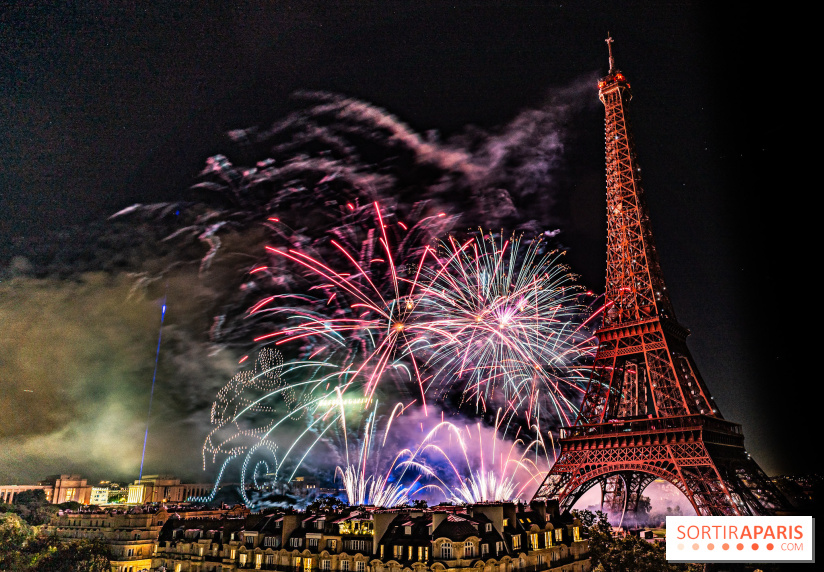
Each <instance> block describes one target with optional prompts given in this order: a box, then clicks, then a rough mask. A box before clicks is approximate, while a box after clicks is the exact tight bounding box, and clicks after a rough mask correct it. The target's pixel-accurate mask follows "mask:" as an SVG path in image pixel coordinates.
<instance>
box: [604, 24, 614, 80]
mask: <svg viewBox="0 0 824 572" xmlns="http://www.w3.org/2000/svg"><path fill="white" fill-rule="evenodd" d="M604 41H605V42H606V43H607V48H608V49H609V73H613V72H614V71H615V58H614V57H612V42H614V41H615V40H613V39H612V36H611V35H610V33H609V32H607V39H606V40H604Z"/></svg>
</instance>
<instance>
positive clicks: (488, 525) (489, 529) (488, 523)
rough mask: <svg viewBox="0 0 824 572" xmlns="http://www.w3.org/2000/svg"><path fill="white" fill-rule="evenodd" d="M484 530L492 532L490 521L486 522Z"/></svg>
mask: <svg viewBox="0 0 824 572" xmlns="http://www.w3.org/2000/svg"><path fill="white" fill-rule="evenodd" d="M486 531H487V532H492V523H491V522H487V523H486Z"/></svg>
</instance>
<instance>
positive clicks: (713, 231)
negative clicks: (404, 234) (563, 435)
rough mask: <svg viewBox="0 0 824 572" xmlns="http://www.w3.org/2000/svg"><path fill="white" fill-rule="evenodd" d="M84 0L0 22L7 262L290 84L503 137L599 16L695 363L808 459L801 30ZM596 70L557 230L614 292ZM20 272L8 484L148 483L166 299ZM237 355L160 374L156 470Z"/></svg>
mask: <svg viewBox="0 0 824 572" xmlns="http://www.w3.org/2000/svg"><path fill="white" fill-rule="evenodd" d="M76 4H77V5H76V6H74V7H71V8H54V7H41V6H39V5H38V3H29V5H26V4H22V3H21V4H18V5H16V6H15V7H12V8H10V9H9V8H7V9H4V13H3V14H2V20H0V46H1V47H2V49H0V85H2V88H0V110H2V112H0V263H2V264H3V265H4V266H6V267H8V268H11V267H13V266H14V265H15V264H18V265H19V264H20V261H21V258H20V257H21V256H23V257H24V256H27V249H28V248H29V247H30V245H31V244H32V243H33V242H37V243H42V242H43V241H45V242H51V243H53V244H56V245H59V243H60V241H61V240H63V239H64V238H61V237H65V236H70V235H69V234H66V233H68V232H69V229H70V227H72V226H73V225H81V226H82V225H90V224H97V223H99V221H102V220H104V219H105V218H106V217H108V216H109V215H111V214H112V213H114V212H116V211H118V210H120V209H122V208H124V207H127V206H129V205H131V204H133V203H137V202H140V203H150V202H159V201H175V200H178V199H180V198H182V197H184V196H186V190H187V188H188V187H189V186H190V185H191V184H192V183H193V182H194V180H195V177H196V175H197V174H198V173H199V172H200V171H201V170H202V168H203V165H204V163H205V160H206V158H208V157H210V156H212V155H214V154H216V153H226V152H227V150H228V149H231V144H230V142H229V139H228V138H227V136H226V133H227V132H228V131H230V130H232V129H238V128H245V127H249V126H253V125H262V126H266V125H269V124H270V123H272V121H274V120H276V119H278V118H281V117H283V116H284V115H285V114H287V113H288V112H290V111H291V110H293V109H294V108H295V105H296V104H295V101H294V99H293V98H292V97H291V95H292V94H293V93H295V92H296V91H298V90H322V91H325V92H333V93H338V94H341V95H345V96H351V97H356V98H359V99H361V100H363V101H366V102H369V103H371V104H374V105H376V106H378V107H380V108H383V109H386V110H387V111H389V112H390V113H391V114H393V115H395V116H396V117H398V118H399V119H400V120H401V121H403V122H405V123H406V124H408V125H409V126H411V128H412V129H414V130H415V131H417V132H418V133H426V132H428V131H429V130H437V131H438V132H439V133H440V136H441V138H444V139H445V138H447V137H449V136H452V135H456V134H460V133H462V132H464V131H465V130H466V129H467V128H468V127H467V126H477V127H478V128H481V129H484V130H495V129H496V128H497V127H498V126H501V125H504V124H507V123H508V122H510V121H511V120H512V119H513V118H515V117H516V115H517V114H518V113H519V112H520V111H521V110H524V109H531V108H539V107H541V106H542V105H543V104H544V103H545V102H546V101H547V98H548V94H550V93H552V92H553V90H563V89H564V88H567V87H568V86H571V85H577V84H578V83H580V82H581V81H585V80H586V81H589V80H591V79H594V78H597V77H598V76H599V75H604V74H605V73H606V69H607V52H606V46H605V44H604V41H603V40H604V38H605V37H606V35H607V32H608V31H609V33H611V35H612V37H613V38H615V44H614V46H615V55H616V60H617V65H618V67H619V68H620V69H621V70H622V71H623V72H624V73H625V74H626V76H627V77H628V79H629V81H630V83H631V84H632V86H633V95H634V99H633V102H632V106H631V110H630V113H631V116H630V117H631V121H632V124H633V128H634V133H635V140H636V144H637V150H638V155H639V162H640V165H641V166H642V168H643V183H644V188H645V190H646V194H647V198H648V202H649V206H650V211H651V217H652V223H653V231H654V234H655V238H656V241H657V247H658V251H659V253H660V256H661V260H662V267H663V271H664V277H665V280H666V282H667V285H668V289H669V290H670V293H671V296H672V301H673V303H674V305H675V311H676V314H677V316H678V319H679V321H680V322H681V323H682V324H683V325H684V326H686V327H688V328H689V329H690V330H691V331H692V336H691V337H690V338H689V344H690V348H691V350H692V353H693V357H694V358H695V360H696V361H697V363H698V366H699V369H700V371H701V373H702V375H703V377H704V379H705V381H706V382H707V385H708V387H709V389H710V392H711V393H712V394H713V395H714V397H715V399H716V402H717V403H718V405H719V407H720V410H721V412H722V413H723V414H724V416H725V417H726V418H727V419H730V420H732V421H735V422H739V423H742V424H743V426H744V434H745V437H746V445H747V448H748V450H749V451H750V452H751V453H752V455H753V456H754V457H755V458H756V460H757V461H759V463H760V464H761V466H762V468H764V469H765V471H766V472H767V473H768V474H770V475H774V474H781V473H801V472H807V471H810V470H812V467H813V466H814V465H813V461H812V459H810V455H809V454H808V453H807V452H806V451H808V446H809V443H810V442H811V441H813V440H816V439H817V438H818V437H819V436H820V430H819V429H818V425H817V424H816V419H815V414H814V407H815V406H816V405H817V402H818V399H816V398H815V397H812V395H811V389H812V387H813V383H815V382H816V381H817V377H819V376H818V374H815V372H814V370H813V367H809V366H807V364H808V363H809V364H810V365H812V364H813V359H814V353H815V352H817V351H818V350H817V343H816V342H815V338H813V337H812V336H811V326H810V325H809V324H810V322H812V321H815V319H816V312H815V308H816V306H817V304H816V302H815V298H816V296H815V292H816V291H817V289H816V288H815V286H814V284H813V283H811V282H810V280H809V272H810V270H809V266H810V265H811V264H812V263H813V258H812V256H811V250H812V247H811V246H810V244H811V243H809V242H807V241H806V240H802V238H801V231H802V229H803V228H804V227H805V226H806V225H805V223H804V217H803V216H802V215H801V213H800V212H799V211H806V212H810V211H811V210H812V208H813V205H812V204H811V203H810V204H808V203H807V201H806V200H805V199H804V197H805V196H808V195H809V191H808V190H807V189H808V188H811V187H810V183H808V182H806V181H805V180H804V179H805V177H804V175H803V173H804V171H805V169H806V168H807V167H806V165H799V164H798V162H801V158H800V157H796V158H794V159H792V160H790V153H791V150H792V149H793V148H794V147H796V146H800V145H803V143H802V142H801V140H800V139H799V137H797V135H798V134H799V133H800V127H799V126H798V124H799V122H801V120H802V118H801V117H799V116H800V113H801V108H802V107H803V106H805V105H813V103H814V102H813V101H812V99H811V98H813V97H814V95H813V94H812V93H807V95H806V96H803V97H802V96H801V95H800V93H799V88H800V82H801V79H800V78H799V76H797V75H795V74H792V73H790V72H788V71H786V69H785V68H783V66H782V62H784V61H785V60H786V59H787V58H789V57H790V56H794V54H795V52H794V50H795V47H794V45H793V39H792V37H791V34H790V32H780V33H779V34H778V35H777V34H776V30H779V29H784V28H783V27H782V26H781V25H780V24H781V17H779V16H776V15H775V14H758V13H751V12H746V13H745V12H739V11H729V12H723V13H719V12H718V11H717V10H715V9H711V8H710V7H709V6H707V5H704V4H701V3H694V2H673V3H660V2H649V3H647V2H632V3H629V6H618V4H620V3H616V2H587V3H584V5H578V4H575V5H573V4H570V5H567V4H566V3H563V4H557V3H545V2H520V1H515V2H508V3H500V4H501V5H499V4H497V3H491V2H454V3H448V4H444V3H438V2H434V3H429V2H427V3H423V2H416V3H405V4H400V3H391V2H370V3H343V2H327V3H320V4H315V5H313V4H308V3H305V2H285V1H283V2H277V3H275V2H272V3H255V2H232V3H224V2H215V3H208V2H206V3H203V2H199V3H193V4H192V5H183V4H182V3H170V4H169V5H168V7H167V8H165V9H155V10H148V11H146V10H143V9H135V8H134V7H132V6H130V3H119V2H107V3H104V4H102V5H96V4H94V3H84V2H81V3H76ZM210 4H211V5H210ZM502 5H504V6H502ZM589 85H590V87H591V89H589V91H584V92H583V93H582V95H581V97H582V98H584V99H582V103H581V106H580V110H579V111H578V112H577V113H575V114H574V115H573V116H572V117H571V119H570V122H569V124H568V125H567V126H566V127H565V133H564V153H563V162H564V168H563V169H562V175H561V176H559V177H558V178H557V179H556V180H555V181H553V185H555V186H554V187H553V189H552V191H551V192H552V193H553V197H554V201H555V206H554V208H555V210H554V215H553V220H552V223H553V227H554V228H559V229H561V231H562V232H561V235H560V238H561V241H562V243H563V244H564V246H565V247H567V248H568V249H569V259H570V262H571V264H572V266H573V268H574V270H575V271H577V272H578V273H579V274H581V276H582V280H583V281H584V283H586V284H587V285H588V286H589V287H590V288H592V289H594V290H596V291H603V288H604V286H603V284H604V260H605V252H604V251H605V212H604V211H605V209H604V172H603V107H602V106H601V104H600V103H599V102H598V100H597V88H596V86H595V84H594V82H592V83H591V84H589ZM794 162H795V163H794ZM61 233H62V234H61ZM58 249H59V246H58ZM15 256H17V257H18V258H15ZM11 275H12V273H11V270H9V271H7V273H6V278H5V279H4V281H3V283H0V304H2V308H0V309H2V312H3V313H2V314H0V316H2V319H3V321H7V324H6V325H0V328H2V329H0V340H2V342H0V343H2V354H0V389H2V396H3V397H2V403H0V418H2V420H3V421H2V422H0V450H2V453H0V481H2V482H20V481H26V480H34V479H38V478H41V477H43V476H45V475H46V474H50V473H57V472H65V471H67V470H74V471H77V472H82V473H84V474H86V475H90V476H95V477H101V478H102V477H107V476H112V477H114V478H123V479H127V478H129V479H131V478H137V474H136V473H137V468H138V467H137V464H138V463H139V452H140V447H141V446H142V438H143V434H142V424H143V423H145V411H146V406H147V403H146V400H147V395H148V390H149V387H150V383H151V377H150V375H151V371H152V366H153V361H154V348H155V344H156V343H157V326H158V325H159V312H158V311H157V298H159V297H160V296H162V293H160V294H158V293H157V292H155V300H143V301H142V302H137V301H132V302H128V303H127V302H123V301H124V300H133V298H129V295H128V293H129V290H130V285H129V279H128V278H127V277H121V278H115V279H111V280H113V282H112V281H110V282H107V283H106V287H105V292H106V294H105V296H102V297H99V298H98V297H96V296H97V294H95V291H96V290H95V288H96V284H95V283H94V282H93V281H89V280H86V281H81V282H78V281H76V280H70V279H66V278H61V277H59V276H58V277H49V278H43V277H39V278H38V279H37V280H35V279H29V280H26V281H17V282H13V281H10V276H11ZM100 280H103V279H102V278H101V279H100ZM23 288H25V289H26V291H25V292H23V291H22V290H21V289H23ZM175 311H176V307H175V306H170V318H172V317H173V314H174V312H175ZM187 311H189V312H193V311H194V310H193V309H192V308H187ZM88 323H93V324H94V325H95V327H94V328H92V329H91V330H88V329H84V327H83V325H82V324H88ZM181 329H182V328H181ZM81 330H83V331H81ZM164 335H165V334H164ZM171 335H175V333H174V331H173V332H172V334H171ZM177 335H179V336H184V335H185V333H183V332H181V330H178V331H177ZM103 337H105V339H106V341H107V343H108V345H107V346H106V347H107V348H109V349H108V350H106V351H107V352H108V351H112V352H116V353H117V355H123V356H127V357H125V358H124V360H125V361H123V362H122V363H120V365H123V370H120V369H118V364H111V363H109V362H107V361H106V360H105V359H103V358H102V357H101V356H99V355H97V353H96V351H95V346H96V345H97V344H98V343H99V342H100V340H101V339H102V338H103ZM22 339H25V343H24V342H21V340H22ZM100 351H103V350H100ZM98 353H99V352H98ZM191 357H192V361H198V360H200V358H201V357H203V356H202V355H200V354H197V353H194V354H192V356H191ZM235 358H236V356H235V355H222V356H218V358H216V359H217V362H219V363H218V366H217V369H216V370H214V371H211V372H205V371H192V370H194V369H197V368H196V366H194V365H192V364H188V365H185V366H184V365H180V366H179V369H178V370H177V371H178V374H179V375H181V376H184V375H188V376H190V377H192V378H195V377H198V376H204V378H205V377H210V376H211V377H210V379H212V382H211V383H212V385H208V386H207V388H206V389H204V391H203V395H197V391H192V390H191V388H189V389H187V390H186V391H188V392H190V393H192V394H191V395H188V394H187V395H183V394H180V393H177V394H175V396H174V398H169V397H168V396H166V397H164V394H163V391H162V389H163V388H164V387H168V386H171V385H174V382H173V381H170V380H166V381H165V382H163V381H161V382H160V386H159V389H160V390H161V391H159V393H158V394H156V396H155V397H156V399H157V400H158V401H157V403H159V404H160V405H157V403H156V406H157V407H159V408H160V409H159V410H158V411H159V413H158V415H162V417H163V419H164V420H163V421H158V429H157V431H158V432H159V433H160V435H159V436H155V435H154V434H150V452H149V453H148V454H147V459H148V460H149V466H148V468H149V471H152V472H157V471H162V472H174V473H177V474H180V475H184V476H188V475H192V476H195V477H196V476H197V475H198V472H199V468H200V467H199V443H200V442H201V441H202V438H203V433H202V425H201V423H202V422H203V420H202V416H204V415H205V416H207V417H208V406H209V403H210V401H211V398H212V396H213V395H214V387H215V385H214V384H215V383H218V381H216V380H220V379H222V380H224V381H225V380H227V379H228V377H230V376H231V375H232V373H233V367H234V366H233V365H232V364H234V363H236V359H235ZM181 359H182V358H181ZM202 363H212V364H214V363H215V362H202ZM124 364H125V365H124ZM168 367H169V368H170V369H169V370H168V371H176V370H175V369H174V365H173V364H172V365H169V366H168ZM203 367H204V368H205V367H206V366H203ZM126 370H128V372H127V373H123V372H124V371H126ZM810 370H813V371H810ZM147 372H148V376H147ZM95 380H97V381H95ZM100 380H105V383H104V382H101V381H100ZM164 383H165V384H166V385H164ZM121 384H122V386H121ZM26 390H28V391H26ZM27 400H29V401H27ZM175 418H179V419H181V420H183V421H181V423H176V422H175V421H174V419H175ZM9 419H13V420H14V421H13V422H11V423H10V422H9V421H8V420H9ZM206 421H208V419H207V420H206ZM164 431H166V432H167V433H164ZM172 431H174V432H175V433H174V436H175V438H174V441H175V444H178V445H179V446H180V447H186V448H187V450H186V451H184V452H181V451H179V450H177V449H175V447H173V446H172V444H171V443H170V440H171V439H170V438H169V437H170V435H171V434H172V433H171V432H172ZM157 437H160V438H159V439H157ZM67 443H74V444H73V445H72V446H69V447H67V446H66V444H67ZM161 443H162V444H161ZM90 451H96V452H95V453H90ZM135 455H137V456H135ZM113 457H118V459H117V461H113V460H112V458H113Z"/></svg>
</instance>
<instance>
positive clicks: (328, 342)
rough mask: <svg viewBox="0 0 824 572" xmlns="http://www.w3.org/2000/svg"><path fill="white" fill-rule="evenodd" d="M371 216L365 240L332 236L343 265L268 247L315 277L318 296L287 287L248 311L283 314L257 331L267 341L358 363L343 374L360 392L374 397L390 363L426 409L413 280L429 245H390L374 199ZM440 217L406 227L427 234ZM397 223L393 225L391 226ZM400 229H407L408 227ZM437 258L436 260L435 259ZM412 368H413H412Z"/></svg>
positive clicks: (404, 240)
mask: <svg viewBox="0 0 824 572" xmlns="http://www.w3.org/2000/svg"><path fill="white" fill-rule="evenodd" d="M373 208H374V221H375V222H376V223H377V227H378V230H377V232H375V229H374V228H370V229H369V232H368V233H367V240H366V241H364V242H362V243H361V244H360V245H358V246H359V247H358V251H355V252H352V251H351V250H350V249H349V248H347V247H346V246H345V245H344V244H341V243H340V242H338V241H337V240H331V244H332V245H333V246H334V248H335V250H336V252H337V254H338V255H339V257H340V258H339V260H338V261H337V262H340V260H342V261H343V262H344V264H345V265H346V270H347V271H346V272H344V271H338V270H335V269H333V268H332V264H334V263H329V264H327V263H326V262H324V261H322V260H319V259H318V258H315V257H312V256H309V255H308V254H306V253H304V252H302V251H300V250H297V249H288V250H281V249H278V248H273V247H267V250H268V251H269V252H270V253H271V255H272V256H274V257H278V258H285V259H287V260H289V261H291V262H292V263H294V264H296V265H298V266H300V267H302V268H304V269H305V270H306V271H307V274H308V275H309V276H310V277H311V279H312V280H313V281H314V282H315V285H314V286H312V287H311V289H312V290H314V291H320V292H322V293H323V296H319V297H314V298H309V297H307V296H303V297H298V296H295V295H291V294H286V295H279V296H271V297H268V298H266V299H264V300H262V301H261V302H259V303H258V304H256V305H255V306H254V307H253V308H252V310H251V311H250V314H251V315H256V314H261V313H265V314H269V315H270V316H272V315H281V316H283V317H284V318H285V320H286V321H287V323H289V325H288V326H286V327H284V328H281V329H279V330H275V331H274V332H271V333H268V334H264V335H261V336H258V337H257V338H255V341H256V342H266V341H270V342H273V343H275V345H278V346H281V345H283V344H286V343H289V342H301V343H303V344H305V345H306V347H307V350H306V351H304V353H307V352H308V351H311V355H312V356H320V355H322V356H323V357H324V359H326V360H332V359H338V360H339V361H342V362H344V363H348V364H349V366H347V367H353V368H354V369H355V372H354V375H353V376H352V377H351V378H349V379H348V384H349V386H350V387H356V388H358V389H361V390H362V391H363V395H364V397H365V398H366V400H367V402H369V401H371V400H372V399H373V397H374V395H375V391H376V389H377V387H378V385H379V382H380V381H381V379H383V378H385V377H386V375H387V371H388V370H389V369H399V370H402V371H405V372H407V373H406V377H407V378H409V379H414V381H415V383H416V384H417V387H418V396H419V397H420V399H421V403H422V404H423V407H424V409H426V407H427V405H426V394H425V391H424V385H423V379H422V377H421V375H420V371H419V370H420V368H419V366H418V363H417V360H416V357H415V355H414V354H413V353H412V352H411V351H410V347H411V343H412V341H413V340H415V336H416V335H417V329H416V322H415V320H414V319H413V318H414V308H415V305H416V299H417V298H418V297H419V293H418V292H417V291H416V289H417V288H419V284H418V280H419V278H420V276H421V272H422V271H423V269H424V267H425V265H426V264H427V262H428V259H431V258H432V257H433V256H434V251H433V250H432V249H431V248H430V247H428V246H427V245H426V244H423V245H419V244H416V243H415V242H410V241H409V239H408V238H401V239H400V240H398V241H397V242H398V243H399V247H398V248H397V249H396V250H393V248H392V246H393V244H392V242H391V241H390V237H389V235H388V233H387V227H388V226H389V224H388V223H387V221H386V219H385V218H384V216H383V215H382V213H381V209H380V206H379V205H378V204H377V203H375V204H374V205H373ZM441 218H442V217H439V216H437V215H436V216H434V217H428V218H425V219H424V220H422V221H421V222H419V223H418V224H416V225H415V226H414V227H413V228H412V229H411V230H410V231H409V234H412V235H413V236H414V235H416V234H424V235H426V236H431V230H425V231H422V230H421V229H429V228H432V227H433V226H434V227H435V228H438V225H439V223H433V222H432V219H435V220H436V221H437V220H439V219H441ZM393 227H395V228H396V229H397V228H398V225H393ZM398 232H399V233H400V232H401V231H400V230H398ZM402 234H407V233H406V232H404V233H402ZM432 263H434V260H433V261H432ZM297 299H300V300H301V301H303V302H306V303H308V305H309V307H307V306H306V305H304V306H302V307H296V306H295V305H294V304H290V305H276V304H282V303H284V302H287V301H288V302H291V301H294V300H297ZM413 372H414V373H413Z"/></svg>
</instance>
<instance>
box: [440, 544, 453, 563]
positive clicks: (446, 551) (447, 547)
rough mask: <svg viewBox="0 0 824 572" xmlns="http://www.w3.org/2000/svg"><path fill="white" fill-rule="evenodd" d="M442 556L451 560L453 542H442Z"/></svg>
mask: <svg viewBox="0 0 824 572" xmlns="http://www.w3.org/2000/svg"><path fill="white" fill-rule="evenodd" d="M441 558H443V559H446V560H449V559H451V558H452V543H451V542H444V543H443V544H441Z"/></svg>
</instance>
